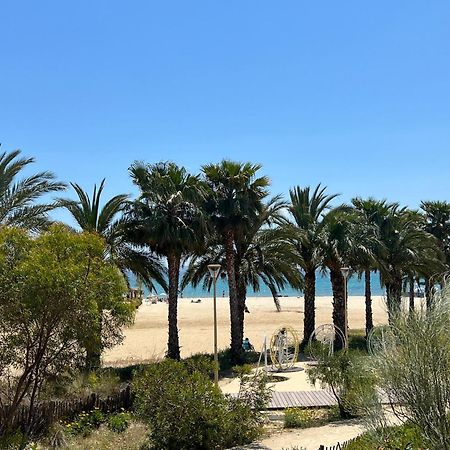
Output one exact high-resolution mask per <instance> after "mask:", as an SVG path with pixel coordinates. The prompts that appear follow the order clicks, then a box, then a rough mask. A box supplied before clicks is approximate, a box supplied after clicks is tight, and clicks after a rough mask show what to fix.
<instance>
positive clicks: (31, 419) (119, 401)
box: [0, 385, 133, 435]
mask: <svg viewBox="0 0 450 450" xmlns="http://www.w3.org/2000/svg"><path fill="white" fill-rule="evenodd" d="M132 401H133V399H132V394H131V387H130V386H129V385H128V386H127V387H126V388H124V389H122V390H121V391H119V392H118V393H117V394H114V395H111V396H109V397H106V398H101V397H100V396H99V395H98V394H95V393H94V394H91V395H88V396H86V397H84V398H79V399H74V400H55V401H47V402H40V403H38V404H37V405H35V407H34V408H33V410H32V411H31V412H30V408H29V406H28V405H23V406H21V407H20V408H19V409H18V410H17V411H16V413H15V415H14V418H13V420H12V424H11V425H12V429H15V430H17V429H20V430H21V431H22V432H24V433H27V434H28V435H37V434H40V433H42V432H44V431H46V430H47V429H48V428H49V427H50V426H51V425H52V424H53V423H55V422H57V421H59V420H70V419H71V418H73V417H74V416H75V415H77V414H79V413H81V412H83V411H90V410H92V409H94V408H98V409H100V410H101V411H103V412H105V413H106V412H115V411H119V410H120V409H121V408H124V409H130V408H131V405H132ZM0 428H1V427H0ZM2 431H4V430H1V429H0V434H2V433H1V432H2Z"/></svg>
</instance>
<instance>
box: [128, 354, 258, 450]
mask: <svg viewBox="0 0 450 450" xmlns="http://www.w3.org/2000/svg"><path fill="white" fill-rule="evenodd" d="M211 371H212V364H211V362H210V361H209V360H208V359H205V358H200V357H196V358H190V359H189V360H187V361H184V362H179V361H173V360H165V361H162V362H160V363H157V364H153V365H152V366H149V367H148V368H147V369H145V370H144V371H143V372H142V373H140V374H139V375H138V376H137V377H136V379H135V383H134V389H135V394H136V401H135V405H136V408H137V411H138V413H139V415H140V417H141V418H142V419H143V420H144V421H146V422H148V423H149V425H150V427H151V444H150V448H152V449H156V450H163V449H164V450H172V449H173V450H184V449H186V450H187V449H198V450H209V449H222V448H228V447H233V446H235V445H241V444H247V443H250V442H252V441H253V440H254V439H256V438H257V437H258V435H259V433H260V431H261V425H262V416H261V414H260V413H259V408H258V407H255V406H256V405H258V406H259V404H258V399H260V398H263V397H264V396H265V392H264V389H265V388H262V386H263V383H262V381H260V380H259V379H258V378H256V379H255V380H256V384H255V387H252V388H250V389H243V391H242V392H243V393H242V396H241V398H228V397H225V396H224V395H223V394H222V392H221V391H220V390H219V389H217V388H216V387H215V386H214V384H213V383H212V381H211ZM245 381H246V380H244V382H245ZM264 385H265V383H264ZM259 390H261V392H259Z"/></svg>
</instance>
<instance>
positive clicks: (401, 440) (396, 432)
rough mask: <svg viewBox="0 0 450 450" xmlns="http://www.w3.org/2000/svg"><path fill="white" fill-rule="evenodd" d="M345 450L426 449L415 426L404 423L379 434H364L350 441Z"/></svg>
mask: <svg viewBox="0 0 450 450" xmlns="http://www.w3.org/2000/svg"><path fill="white" fill-rule="evenodd" d="M345 448H346V450H378V449H383V450H399V449H400V450H403V449H405V450H422V449H425V448H427V447H426V444H425V442H424V440H423V439H422V436H421V432H420V429H419V428H418V427H417V425H413V424H411V423H409V422H408V423H405V424H403V425H399V426H394V427H389V428H387V429H386V430H383V431H382V432H380V433H377V432H366V433H364V434H362V435H361V436H358V437H357V438H356V439H354V440H353V441H351V442H350V443H349V444H348V445H347V446H346V447H345Z"/></svg>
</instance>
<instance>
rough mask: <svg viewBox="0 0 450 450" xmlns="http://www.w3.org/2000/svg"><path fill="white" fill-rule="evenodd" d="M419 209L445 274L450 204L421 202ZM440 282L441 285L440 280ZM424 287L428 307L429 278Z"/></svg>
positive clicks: (448, 256)
mask: <svg viewBox="0 0 450 450" xmlns="http://www.w3.org/2000/svg"><path fill="white" fill-rule="evenodd" d="M420 208H421V209H422V210H423V212H424V213H425V224H424V228H425V231H427V232H428V233H430V234H432V235H433V236H434V237H435V238H436V239H437V242H438V245H439V247H440V248H441V251H442V252H443V254H444V258H445V265H446V267H445V272H448V271H449V270H450V203H449V202H445V201H423V202H422V203H421V205H420ZM433 275H434V274H433ZM434 281H437V280H434ZM440 281H441V283H442V280H440ZM425 286H426V296H427V305H428V306H430V305H431V297H432V295H431V294H432V293H431V283H430V278H429V277H427V278H426V280H425Z"/></svg>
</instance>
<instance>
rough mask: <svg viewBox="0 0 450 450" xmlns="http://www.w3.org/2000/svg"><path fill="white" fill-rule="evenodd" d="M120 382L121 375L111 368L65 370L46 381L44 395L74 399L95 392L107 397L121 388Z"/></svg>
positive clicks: (46, 396) (50, 397)
mask: <svg viewBox="0 0 450 450" xmlns="http://www.w3.org/2000/svg"><path fill="white" fill-rule="evenodd" d="M120 382H121V380H120V378H119V375H118V374H116V373H115V372H113V371H111V370H104V369H99V370H97V371H95V372H85V371H83V372H79V371H75V372H64V373H62V374H60V375H59V376H56V377H53V378H52V379H49V380H48V381H47V382H46V384H45V386H44V388H45V389H44V390H43V392H42V397H43V398H49V399H52V398H62V397H64V398H65V399H74V398H83V397H86V396H87V395H89V394H92V393H94V392H95V393H96V394H98V395H100V396H104V397H107V396H109V395H112V394H115V393H117V392H118V391H119V390H120Z"/></svg>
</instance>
